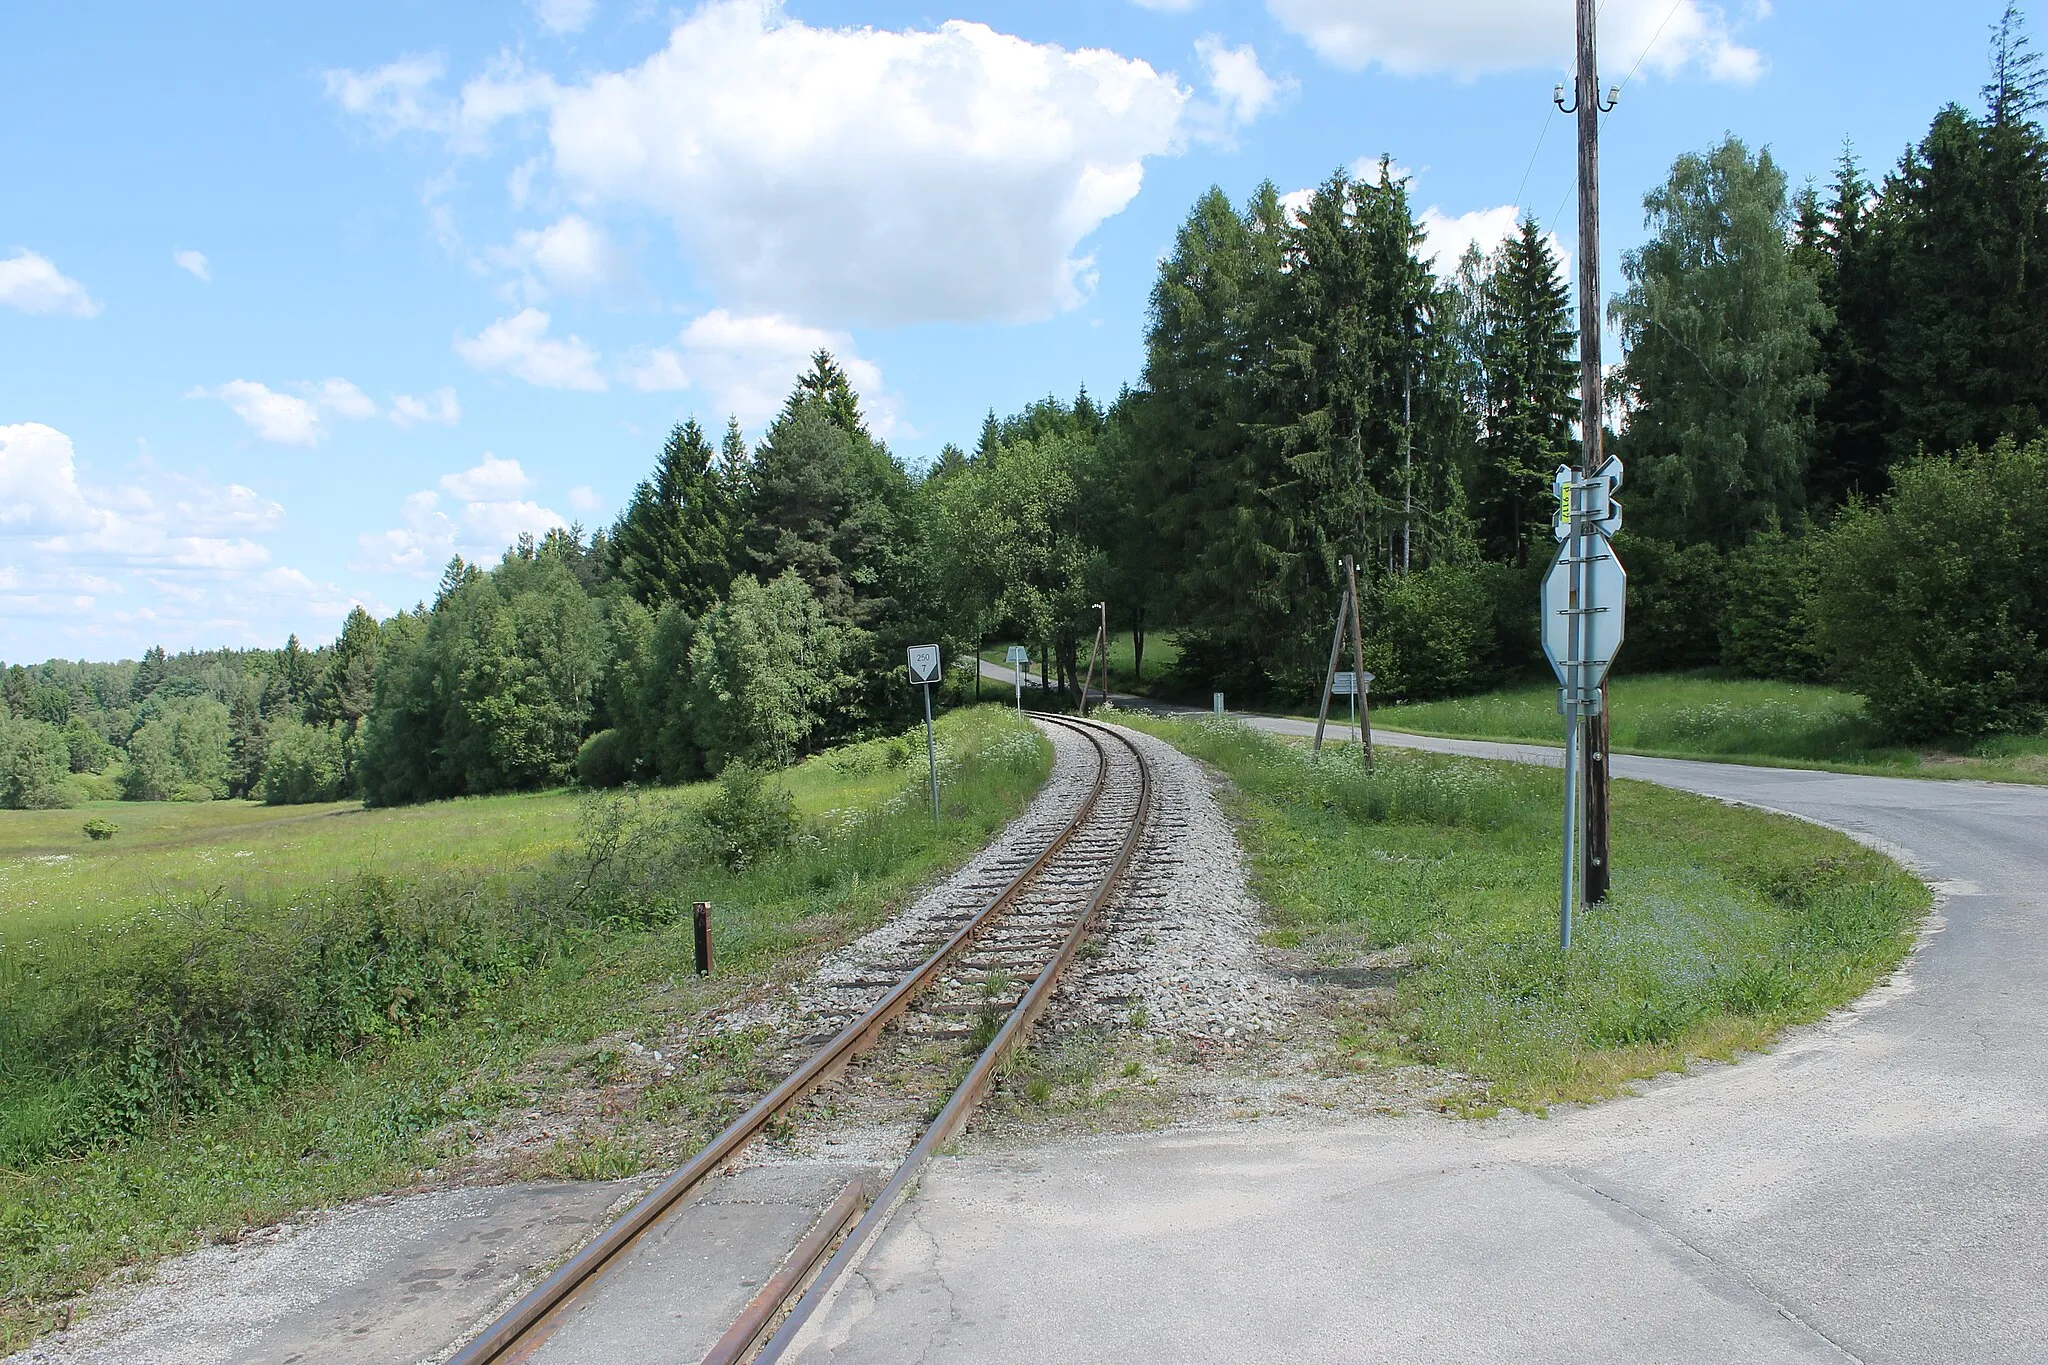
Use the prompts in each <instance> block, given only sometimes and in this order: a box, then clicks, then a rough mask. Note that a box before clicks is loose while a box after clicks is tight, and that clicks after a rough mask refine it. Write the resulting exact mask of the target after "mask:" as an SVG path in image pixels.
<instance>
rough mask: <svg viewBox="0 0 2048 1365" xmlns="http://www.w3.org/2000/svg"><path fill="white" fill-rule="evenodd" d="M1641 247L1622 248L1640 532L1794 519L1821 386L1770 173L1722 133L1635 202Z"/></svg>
mask: <svg viewBox="0 0 2048 1365" xmlns="http://www.w3.org/2000/svg"><path fill="white" fill-rule="evenodd" d="M1643 207H1644V210H1645V217H1646V220H1647V222H1648V224H1649V225H1650V226H1651V228H1652V229H1653V230H1654V235H1653V236H1652V237H1651V239H1650V241H1649V242H1647V243H1645V244H1644V245H1643V246H1641V247H1639V248H1637V249H1636V250H1633V251H1630V252H1627V253H1625V254H1624V255H1623V257H1622V274H1623V275H1624V276H1626V277H1627V279H1628V282H1629V284H1628V289H1627V291H1626V292H1625V293H1623V294H1622V296H1621V297H1620V298H1619V299H1617V300H1616V301H1615V303H1614V307H1613V313H1614V317H1615V319H1616V321H1617V322H1618V323H1619V324H1620V329H1621V335H1622V339H1623V344H1624V345H1625V346H1626V347H1627V349H1628V359H1627V361H1626V363H1625V365H1624V367H1623V372H1622V374H1623V389H1624V392H1625V394H1626V398H1627V402H1628V404H1629V422H1628V431H1627V435H1626V438H1625V442H1624V446H1623V449H1624V453H1626V454H1627V455H1628V456H1629V457H1630V458H1631V465H1630V484H1631V486H1632V488H1633V489H1635V490H1637V491H1636V496H1635V497H1634V498H1633V499H1632V500H1631V501H1630V509H1629V510H1630V515H1631V517H1632V518H1634V519H1636V520H1638V522H1639V524H1640V526H1641V529H1643V530H1645V531H1648V532H1650V533H1651V534H1653V535H1659V536H1663V537H1667V538H1670V539H1673V540H1676V541H1679V542H1680V543H1692V542H1700V541H1704V542H1708V543H1712V544H1716V545H1719V546H1722V547H1723V548H1727V547H1732V546H1735V545H1740V544H1742V543H1743V542H1745V541H1746V540H1747V539H1748V538H1749V537H1750V536H1752V535H1754V534H1755V533H1756V532H1758V531H1759V530H1762V529H1763V528H1764V527H1766V526H1768V525H1771V524H1773V523H1776V524H1781V525H1792V524H1795V523H1797V522H1798V520H1799V518H1800V516H1801V514H1802V510H1803V507H1804V487H1803V482H1802V477H1803V475H1804V472H1805V462H1806V456H1807V442H1808V440H1809V439H1810V436H1811V433H1812V426H1813V417H1812V409H1813V404H1814V403H1815V401H1816V400H1817V399H1818V398H1819V397H1820V395H1821V393H1822V392H1823V390H1824V388H1825V381H1824V380H1823V379H1822V378H1821V377H1820V374H1819V371H1818V364H1819V344H1818V341H1817V340H1816V333H1817V332H1818V330H1819V329H1820V328H1821V327H1822V326H1824V325H1825V324H1826V322H1827V317H1828V315H1827V309H1826V307H1825V306H1824V305H1823V304H1822V303H1821V301H1820V292H1819V285H1818V283H1817V282H1816V281H1815V280H1814V278H1813V276H1812V275H1811V274H1810V273H1808V272H1807V271H1806V270H1805V269H1803V268H1801V267H1800V266H1799V265H1798V264H1797V263H1796V262H1795V261H1794V260H1793V258H1792V253H1791V251H1790V249H1789V247H1788V244H1787V236H1788V229H1789V228H1790V226H1791V224H1790V219H1789V214H1788V211H1787V205H1786V200H1785V176H1784V173H1783V172H1782V171H1780V170H1779V169H1778V167H1777V164H1776V163H1775V162H1773V161H1772V160H1771V155H1770V153H1769V152H1768V151H1760V152H1758V153H1757V154H1756V155H1755V156H1751V155H1750V153H1749V150H1748V148H1746V147H1744V146H1743V144H1742V143H1741V141H1740V140H1738V139H1736V138H1734V137H1732V136H1731V137H1729V138H1727V139H1725V140H1724V141H1723V142H1722V143H1721V144H1720V145H1719V146H1717V147H1714V148H1713V149H1711V150H1710V151H1708V152H1707V153H1705V154H1704V155H1698V154H1693V153H1687V154H1686V155H1684V156H1681V157H1679V158H1678V160H1677V162H1676V163H1674V164H1673V166H1672V168H1671V176H1670V179H1669V180H1668V181H1667V182H1666V183H1665V184H1664V185H1662V186H1661V187H1659V188H1657V189H1655V190H1652V191H1651V192H1650V193H1649V194H1647V195H1645V196H1644V198H1643Z"/></svg>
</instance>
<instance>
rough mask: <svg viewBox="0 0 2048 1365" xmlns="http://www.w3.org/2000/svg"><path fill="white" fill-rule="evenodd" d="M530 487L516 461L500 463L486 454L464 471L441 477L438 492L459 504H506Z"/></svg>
mask: <svg viewBox="0 0 2048 1365" xmlns="http://www.w3.org/2000/svg"><path fill="white" fill-rule="evenodd" d="M532 486H533V480H532V479H531V478H529V477H527V473H526V471H525V470H524V469H522V468H520V467H519V461H517V460H501V459H499V458H498V457H497V456H495V455H493V454H491V453H490V452H489V451H485V452H484V457H483V459H482V460H481V461H480V462H478V463H477V464H475V465H473V466H471V467H470V468H468V469H464V470H461V471H459V472H458V473H454V474H443V475H442V476H441V491H442V492H444V493H446V494H448V496H450V497H452V498H455V499H457V500H458V501H461V502H509V501H512V500H513V499H516V498H517V497H518V496H519V495H520V494H521V493H524V492H525V491H526V490H527V489H529V488H531V487H532Z"/></svg>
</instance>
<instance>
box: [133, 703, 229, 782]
mask: <svg viewBox="0 0 2048 1365" xmlns="http://www.w3.org/2000/svg"><path fill="white" fill-rule="evenodd" d="M165 690H167V689H165ZM143 714H144V717H145V719H144V720H143V722H142V725H141V726H140V728H138V729H137V730H136V732H135V734H134V736H133V737H132V738H130V739H129V741H128V768H127V771H126V772H124V773H123V774H122V775H121V794H122V795H123V796H125V797H126V798H127V799H129V800H130V801H212V800H218V799H220V798H222V797H225V796H226V795H227V794H228V772H229V765H230V763H231V762H232V757H233V756H232V754H231V753H230V752H229V747H228V741H229V725H228V719H229V718H228V708H227V707H225V706H223V705H221V704H220V703H219V702H217V701H214V700H212V699H211V698H207V697H196V696H185V697H171V698H169V699H168V700H166V699H165V697H164V695H163V690H160V691H159V692H158V693H156V694H153V695H152V696H151V697H150V699H149V701H148V703H147V704H145V706H144V707H143Z"/></svg>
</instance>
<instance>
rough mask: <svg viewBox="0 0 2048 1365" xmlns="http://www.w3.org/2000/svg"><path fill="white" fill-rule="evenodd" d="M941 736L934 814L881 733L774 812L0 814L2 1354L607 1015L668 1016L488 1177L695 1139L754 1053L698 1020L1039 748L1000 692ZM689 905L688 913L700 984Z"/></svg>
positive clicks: (544, 805)
mask: <svg viewBox="0 0 2048 1365" xmlns="http://www.w3.org/2000/svg"><path fill="white" fill-rule="evenodd" d="M939 734H940V738H941V741H942V744H943V746H944V752H943V756H942V763H943V765H944V766H943V767H942V770H941V778H942V786H943V792H944V798H943V804H944V807H945V821H944V824H943V825H942V826H940V827H937V828H935V827H934V825H933V822H932V819H931V815H930V810H929V807H928V806H927V805H925V804H924V800H925V790H926V788H925V785H924V783H925V776H924V764H923V752H922V749H923V745H922V744H921V743H912V742H908V741H900V740H878V741H872V742H870V743H868V744H863V745H856V746H850V747H848V748H846V749H842V750H838V751H835V752H833V753H831V754H827V755H822V756H820V757H818V758H814V759H812V760H810V761H809V762H807V763H805V764H804V765H802V766H801V767H799V768H796V769H794V770H792V771H790V772H789V773H787V774H786V775H784V777H783V778H782V779H781V781H782V784H783V786H784V787H785V788H786V790H787V791H788V793H789V794H790V796H791V797H792V798H793V801H794V815H795V817H796V818H795V820H794V823H793V824H792V823H791V822H790V821H789V820H788V818H787V816H786V815H785V816H783V817H782V818H780V819H778V816H777V810H778V803H777V802H776V801H775V800H774V799H772V795H771V797H770V799H766V800H762V799H752V800H749V799H746V798H745V793H744V792H742V791H739V790H738V784H735V785H732V786H728V785H726V784H719V783H706V784H701V785H699V786H695V787H686V788H678V789H672V790H667V791H656V792H646V793H640V794H638V795H616V794H614V795H608V796H606V797H603V798H589V797H584V796H579V795H577V794H573V793H547V794H541V795H532V796H509V797H498V798H489V799H483V800H471V801H456V802H447V803H442V804H439V805H435V806H427V807H419V808H413V809H406V810H390V811H368V812H365V811H360V810H356V809H353V808H326V809H321V810H313V811H307V810H299V811H289V812H287V811H279V810H275V809H271V810H266V809H264V808H262V807H254V806H248V805H241V804H234V805H230V804H228V803H215V804H211V805H186V806H127V807H123V808H122V809H121V810H120V812H119V813H118V815H117V816H116V820H117V823H119V824H120V825H121V826H122V830H121V833H120V834H118V835H117V836H115V838H114V839H113V840H111V841H109V842H107V843H98V844H95V843H89V842H87V840H86V839H85V837H84V836H83V834H82V833H80V831H79V826H80V825H81V824H82V823H83V820H84V819H85V818H88V817H87V815H86V814H83V813H81V812H77V811H69V812H36V813H17V812H4V813H0V878H4V879H5V880H4V881H0V888H4V895H5V900H4V905H5V908H4V909H0V1349H6V1348H8V1347H11V1346H15V1345H19V1344H21V1343H22V1342H23V1341H25V1340H27V1339H29V1338H30V1337H32V1336H33V1335H34V1334H35V1333H37V1332H38V1331H41V1330H47V1328H48V1327H49V1326H50V1325H51V1323H52V1322H53V1321H54V1320H56V1319H57V1318H58V1316H59V1315H60V1314H61V1313H62V1312H63V1311H64V1310H63V1304H64V1303H65V1301H66V1300H68V1299H69V1298H70V1297H71V1296H73V1295H75V1294H77V1293H78V1292H79V1291H81V1290H83V1289H85V1288H87V1287H89V1286H90V1285H92V1284H93V1283H95V1282H97V1281H98V1280H99V1279H101V1278H103V1277H104V1276H105V1275H106V1274H107V1273H108V1272H109V1271H111V1270H113V1269H115V1268H116V1267H119V1266H123V1265H135V1264H143V1263H147V1262H149V1261H151V1260H154V1259H157V1258H159V1257H162V1256H164V1255H168V1254H172V1253H175V1252H178V1251H181V1250H184V1249H186V1248H189V1247H191V1246H194V1245H197V1244H199V1243H200V1242H202V1241H204V1240H206V1239H208V1238H222V1237H228V1238H231V1237H233V1236H235V1235H236V1234H237V1233H238V1232H239V1231H240V1230H241V1229H243V1228H245V1227H251V1226H260V1225H262V1224H264V1223H266V1222H270V1221H273V1220H275V1219H277V1218H280V1217H283V1216H287V1215H289V1214H290V1213H292V1212H293V1211H294V1210H297V1209H301V1208H305V1207H309V1206H320V1205H326V1204H332V1203H335V1202H338V1201H341V1200H345V1199H348V1198H352V1197H355V1196H358V1195H362V1194H367V1193H371V1192H374V1191H378V1190H385V1189H392V1188H398V1187H402V1186H405V1185H407V1184H409V1183H412V1182H414V1181H416V1180H418V1179H421V1178H422V1172H426V1173H428V1175H427V1178H431V1176H432V1172H433V1170H434V1169H436V1168H458V1169H459V1168H460V1167H461V1165H462V1163H463V1161H464V1160H465V1158H466V1154H467V1153H469V1152H470V1151H471V1150H472V1149H473V1147H474V1145H475V1143H476V1141H477V1140H478V1139H480V1138H482V1137H484V1136H485V1135H487V1134H488V1133H489V1132H491V1131H492V1130H493V1129H494V1127H495V1126H496V1125H498V1124H499V1123H501V1122H502V1121H504V1120H505V1119H507V1118H508V1117H509V1116H513V1115H515V1114H516V1113H517V1112H519V1111H525V1110H528V1109H547V1108H548V1106H549V1104H550V1102H551V1096H554V1095H556V1094H558V1093H561V1092H564V1091H568V1090H572V1089H575V1088H576V1087H579V1086H581V1087H586V1088H587V1087H591V1086H594V1085H603V1084H606V1083H607V1082H608V1081H609V1080H610V1079H611V1078H613V1077H614V1076H615V1075H616V1074H617V1072H618V1071H619V1069H620V1068H621V1066H622V1052H623V1051H624V1050H625V1048H626V1047H627V1046H628V1045H629V1044H631V1043H632V1042H635V1041H639V1042H642V1043H645V1044H647V1045H654V1046H658V1045H660V1043H661V1040H663V1039H667V1040H669V1042H668V1046H670V1047H671V1048H672V1049H673V1048H676V1047H677V1044H676V1042H675V1041H674V1040H675V1039H676V1038H677V1037H678V1035H681V1036H684V1037H686V1038H689V1042H688V1043H687V1044H686V1045H684V1047H683V1048H682V1054H683V1055H682V1056H681V1057H679V1058H678V1057H676V1056H675V1055H674V1053H673V1052H672V1053H671V1061H672V1062H675V1063H677V1065H676V1067H675V1072H674V1074H673V1075H672V1076H671V1075H661V1074H659V1073H656V1074H655V1075H653V1076H652V1077H651V1078H650V1083H648V1084H646V1085H645V1086H644V1087H642V1088H639V1089H628V1090H623V1091H622V1090H618V1089H616V1088H614V1089H610V1090H607V1091H606V1092H605V1094H606V1096H607V1102H610V1101H611V1100H613V1099H616V1098H618V1097H619V1096H621V1095H623V1096H625V1097H626V1107H625V1108H624V1110H623V1111H621V1112H610V1111H609V1110H608V1111H607V1112H605V1113H604V1114H603V1116H602V1123H603V1127H604V1129H605V1130H606V1135H605V1136H604V1137H602V1138H600V1139H598V1140H595V1141H592V1140H588V1139H584V1140H572V1141H564V1142H562V1143H560V1144H558V1145H557V1146H555V1147H554V1148H552V1149H548V1150H546V1151H544V1152H543V1153H542V1154H541V1155H540V1156H539V1157H537V1158H535V1159H534V1160H532V1161H531V1162H529V1163H528V1165H527V1166H526V1167H525V1168H522V1169H518V1170H514V1171H511V1172H509V1173H510V1174H514V1175H532V1176H545V1175H561V1176H572V1177H577V1178H600V1177H609V1176H615V1175H621V1174H626V1173H629V1172H631V1171H633V1170H636V1169H640V1168H642V1167H644V1166H645V1165H647V1164H648V1162H649V1161H650V1160H651V1159H653V1157H654V1155H655V1154H657V1153H659V1154H661V1155H664V1156H666V1155H669V1154H672V1153H673V1152H674V1151H675V1150H677V1149H678V1148H679V1147H688V1146H690V1145H693V1144H694V1143H696V1142H701V1141H702V1140H703V1138H704V1137H707V1136H709V1134H711V1133H712V1132H715V1131H716V1130H717V1128H718V1127H719V1126H720V1125H721V1124H723V1123H724V1122H726V1121H727V1120H728V1119H729V1118H730V1117H731V1116H732V1115H733V1114H735V1113H737V1112H738V1111H739V1109H740V1108H742V1107H744V1105H745V1104H746V1103H748V1102H750V1101H751V1099H752V1098H753V1096H754V1095H756V1094H758V1093H759V1090H760V1089H761V1088H762V1087H763V1086H764V1085H765V1084H766V1083H767V1081H768V1079H769V1078H768V1077H767V1076H766V1075H765V1074H764V1073H763V1071H762V1068H761V1062H760V1055H759V1054H760V1044H761V1043H762V1041H763V1040H762V1039H760V1038H757V1037H750V1036H748V1035H746V1034H736V1035H722V1036H720V1037H718V1038H711V1037H708V1036H698V1037H692V1036H691V1033H692V1027H693V1024H694V1022H695V1021H697V1020H699V1019H701V1018H702V1017H704V1016H705V1015H706V1014H707V1013H709V1012H711V1011H714V1010H716V1009H717V1008H719V1007H720V1006H721V1005H723V1004H726V1003H729V1002H731V1001H733V1000H734V999H735V998H738V997H740V996H742V995H744V994H746V993H748V992H749V991H755V990H760V989H762V988H763V986H764V983H769V982H772V981H775V980H778V979H780V978H781V977H782V976H785V975H787V974H789V973H790V972H792V971H794V970H798V969H799V968H800V966H801V964H802V963H803V962H805V961H807V960H809V958H810V957H811V956H812V955H814V954H815V953H816V952H817V951H819V950H821V949H822V948H823V947H825V946H827V945H830V944H832V943H835V942H839V941H843V940H844V939H846V938H847V937H849V936H851V935H852V934H854V933H856V932H858V931H860V930H862V929H863V928H865V927H867V926H870V925H872V924H874V923H876V922H878V921H879V920H880V919H881V918H882V917H884V916H885V915H887V914H888V913H889V912H890V911H891V910H892V909H893V908H894V907H896V906H899V905H900V904H902V903H903V902H904V901H905V900H906V899H907V898H908V896H909V895H910V894H911V893H912V892H913V891H914V889H915V888H916V887H917V886H919V885H920V884H922V883H924V882H926V881H927V880H929V879H930V878H932V877H933V876H935V875H937V874H939V873H941V872H943V871H945V870H946V869H949V868H950V867H952V866H955V865H957V864H958V863H959V862H961V861H962V860H964V859H965V858H966V857H968V856H970V855H971V854H972V853H973V852H974V851H975V850H976V849H978V848H980V847H981V846H982V845H983V844H984V843H985V842H986V841H987V839H988V837H989V836H990V834H991V833H992V832H993V831H994V830H996V829H997V828H999V827H1000V826H1001V825H1002V824H1003V823H1004V822H1005V821H1007V820H1008V819H1009V818H1010V817H1011V816H1012V815H1014V814H1015V813H1016V812H1017V811H1018V810H1020V809H1021V808H1022V806H1023V804H1024V803H1025V802H1026V801H1027V800H1028V799H1029V798H1030V796H1031V794H1032V793H1033V792H1034V791H1036V790H1037V788H1038V786H1039V785H1040V784H1041V783H1042V782H1043V780H1044V776H1045V774H1046V772H1047V771H1048V770H1049V766H1050V761H1051V758H1050V750H1049V747H1048V746H1047V745H1046V744H1045V742H1044V740H1043V739H1042V738H1041V737H1040V736H1038V735H1037V734H1036V733H1035V732H1034V731H1032V730H1031V729H1030V728H1029V727H1028V726H1026V725H1025V724H1023V723H1022V722H1020V721H1018V720H1017V719H1016V718H1014V717H1012V716H1010V715H1008V714H1007V713H1006V712H1004V711H1003V710H1002V709H1001V708H999V707H988V708H983V709H980V710H976V711H963V712H955V713H952V714H949V715H947V716H945V717H942V718H941V720H940V723H939ZM916 738H917V739H921V738H922V736H921V735H920V736H917V737H916ZM67 825H68V826H69V833H68V834H67V833H66V832H65V831H66V826H67ZM764 830H768V831H779V833H771V834H769V835H767V836H764V835H763V831H764ZM777 844H780V847H777V846H776V845H777ZM241 855H247V856H241ZM60 859H61V861H59V860H60ZM693 900H708V901H711V902H712V903H713V905H714V907H715V912H714V925H715V934H716V939H717V943H718V953H719V971H718V974H717V975H715V976H714V977H712V978H710V979H709V980H702V979H699V978H698V977H696V975H695V974H694V972H693V970H692V966H691V943H690V928H689V921H688V910H689V905H690V902H692V901H693Z"/></svg>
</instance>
